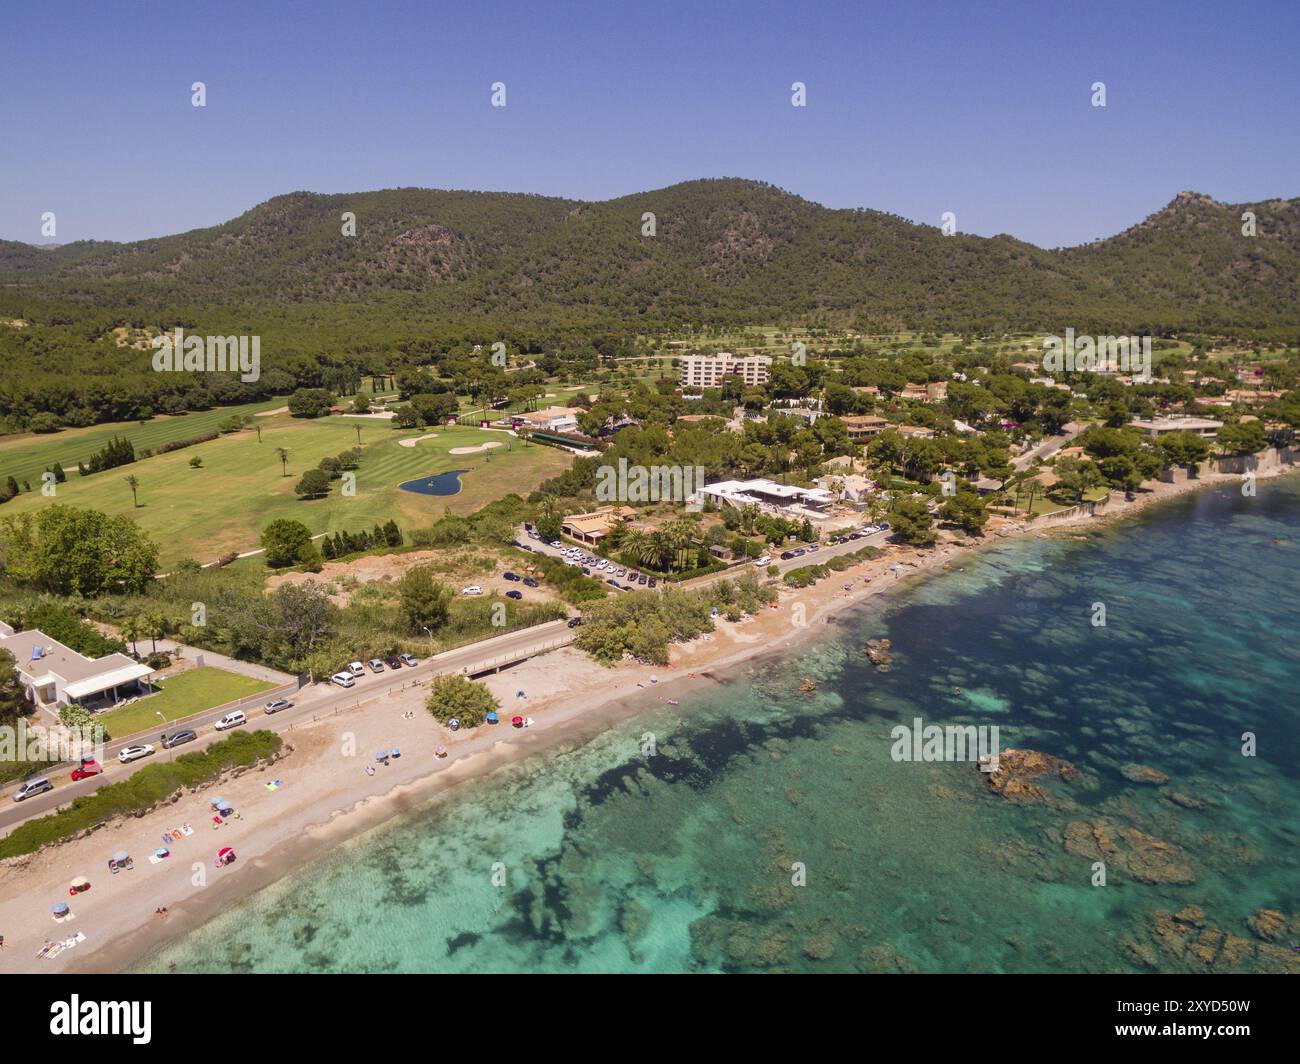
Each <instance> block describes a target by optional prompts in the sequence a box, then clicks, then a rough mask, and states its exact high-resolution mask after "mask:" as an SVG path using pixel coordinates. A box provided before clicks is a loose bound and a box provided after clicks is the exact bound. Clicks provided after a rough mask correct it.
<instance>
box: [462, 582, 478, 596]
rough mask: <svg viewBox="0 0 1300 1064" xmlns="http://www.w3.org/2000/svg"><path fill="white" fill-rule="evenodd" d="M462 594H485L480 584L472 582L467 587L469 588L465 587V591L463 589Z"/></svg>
mask: <svg viewBox="0 0 1300 1064" xmlns="http://www.w3.org/2000/svg"><path fill="white" fill-rule="evenodd" d="M461 594H462V595H481V594H483V589H482V588H481V587H479V586H478V584H470V585H469V587H467V588H465V589H464V590H463V591H461Z"/></svg>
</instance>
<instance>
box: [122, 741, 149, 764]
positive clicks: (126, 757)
mask: <svg viewBox="0 0 1300 1064" xmlns="http://www.w3.org/2000/svg"><path fill="white" fill-rule="evenodd" d="M153 750H154V748H153V744H152V743H133V744H132V745H130V746H124V747H122V749H121V750H120V751H119V752H118V755H117V759H118V760H119V761H120V762H122V764H124V765H129V764H130V763H131V762H132V761H139V760H140V758H142V757H148V756H149V755H150V754H152V753H153Z"/></svg>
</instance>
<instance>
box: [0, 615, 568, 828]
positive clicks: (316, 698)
mask: <svg viewBox="0 0 1300 1064" xmlns="http://www.w3.org/2000/svg"><path fill="white" fill-rule="evenodd" d="M572 640H573V631H572V630H571V629H570V628H569V627H568V625H567V623H566V622H565V621H548V622H546V623H545V624H539V625H535V626H533V627H532V628H525V629H522V630H520V631H518V632H507V633H506V634H505V635H499V636H493V637H492V638H491V639H482V640H479V641H478V642H476V643H471V644H470V645H469V646H465V647H461V648H459V649H457V650H449V651H447V652H445V653H443V654H439V655H437V656H436V657H434V658H430V659H427V660H424V661H421V662H420V663H419V664H418V665H416V666H415V667H414V668H405V667H404V668H401V669H399V670H397V671H394V672H390V671H389V670H388V669H385V670H384V671H383V672H381V673H371V671H370V670H369V668H367V669H366V675H365V676H361V677H358V678H357V681H356V685H355V686H353V687H350V688H343V687H336V686H334V685H333V684H323V683H317V684H312V685H310V686H308V687H304V688H303V689H302V690H301V691H298V692H296V693H294V694H289V695H287V696H282V697H287V698H289V699H290V701H292V702H293V708H292V709H285V710H281V711H280V712H279V713H275V714H272V715H269V716H268V715H267V714H266V713H264V712H263V710H262V706H263V705H264V704H265V702H266V701H267V696H266V695H262V696H259V698H258V699H257V700H255V701H253V702H252V703H251V706H250V707H249V708H246V709H245V712H246V713H247V714H248V723H247V724H244V725H241V726H240V727H244V728H254V729H257V728H266V729H269V730H271V731H274V732H283V731H286V730H287V729H288V727H289V725H291V724H294V723H296V722H301V721H305V720H310V719H311V718H312V717H314V716H317V715H319V714H321V713H329V712H332V711H334V710H335V709H338V708H339V707H341V706H352V705H357V704H359V703H361V702H367V701H370V700H371V699H374V698H378V697H381V696H382V695H384V694H386V693H387V692H388V691H389V690H390V689H392V688H394V687H396V686H398V685H409V684H410V683H412V682H413V681H418V680H428V679H430V678H432V677H433V676H434V675H436V674H439V673H446V672H460V671H461V670H462V669H467V670H469V671H470V672H471V673H473V672H476V671H478V670H480V669H483V668H486V667H488V666H490V665H492V664H493V663H494V662H498V663H500V664H506V663H507V662H508V661H510V660H511V659H519V658H522V657H524V656H531V655H532V654H533V653H536V652H539V651H542V650H544V649H551V648H552V647H554V646H556V645H558V644H560V643H568V642H571V641H572ZM224 715H225V711H218V710H212V711H209V712H207V713H204V714H202V715H201V716H199V717H197V718H195V719H194V720H190V721H186V722H185V723H183V724H180V723H171V724H160V725H159V727H158V732H157V733H156V734H151V735H146V736H144V737H141V736H139V735H137V736H133V737H131V738H129V739H125V740H122V739H118V740H114V741H112V742H109V743H106V744H105V746H104V757H103V761H102V764H103V766H104V771H103V772H102V773H101V774H100V775H98V776H92V777H90V779H85V780H80V781H78V782H76V783H73V782H72V780H71V778H70V773H71V767H70V766H67V765H64V766H61V767H60V768H59V769H58V771H51V772H49V773H47V775H48V776H49V779H50V782H51V783H53V784H54V790H52V791H46V792H45V793H44V794H38V795H36V796H35V797H33V798H28V799H27V800H26V801H23V802H15V801H14V800H13V792H14V791H16V790H17V789H18V783H14V784H12V785H11V786H10V787H9V788H7V790H6V793H5V795H4V796H3V797H0V833H8V832H9V831H10V830H12V829H13V828H14V827H15V826H17V825H18V824H21V823H22V822H23V821H24V820H30V819H31V818H33V817H37V816H44V815H46V814H48V813H51V812H54V811H55V810H56V809H57V808H59V807H60V806H63V805H67V804H68V803H69V802H71V801H72V800H73V799H74V798H78V797H80V796H81V795H83V794H90V793H92V792H94V791H95V790H96V789H98V788H99V787H101V786H103V785H104V784H105V783H117V782H119V781H121V780H123V779H126V777H127V776H129V775H131V773H133V772H136V771H138V770H139V769H141V768H143V767H144V766H145V765H148V764H151V763H153V762H155V761H157V760H159V759H160V758H172V757H175V756H176V755H177V754H184V753H186V752H188V751H190V750H202V749H203V748H204V747H206V746H208V745H209V744H210V743H213V742H216V741H217V740H219V739H222V738H224V737H225V736H226V735H229V734H230V733H229V732H228V731H227V732H219V731H217V730H216V729H215V728H213V727H212V725H213V724H214V723H215V722H216V721H218V720H220V719H221V717H223V716H224ZM182 728H189V729H192V730H193V731H196V732H198V733H199V737H198V738H197V739H195V740H194V741H193V742H189V743H186V744H184V745H183V746H178V747H174V748H173V749H171V750H164V749H163V748H162V744H161V742H160V741H159V736H160V735H161V734H162V733H163V732H164V731H166V732H175V731H180V730H181V729H182ZM232 730H233V729H232ZM141 742H147V743H152V744H153V746H154V747H155V748H156V750H155V752H154V753H153V754H151V755H149V756H147V757H142V758H140V759H139V760H138V761H132V762H131V763H130V764H128V765H123V764H121V763H120V762H119V761H118V760H117V755H118V752H119V751H120V750H121V749H122V747H124V746H130V745H134V744H136V743H141Z"/></svg>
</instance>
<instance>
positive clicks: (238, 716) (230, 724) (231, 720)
mask: <svg viewBox="0 0 1300 1064" xmlns="http://www.w3.org/2000/svg"><path fill="white" fill-rule="evenodd" d="M247 720H248V718H247V717H246V716H244V711H243V710H242V709H236V710H234V711H233V712H230V713H227V714H226V715H225V716H224V717H222V718H221V719H220V720H219V721H217V723H216V724H214V725H212V726H213V727H214V728H216V729H217V731H225V730H226V729H227V728H238V727H239V726H240V725H241V724H243V723H245V722H246V721H247Z"/></svg>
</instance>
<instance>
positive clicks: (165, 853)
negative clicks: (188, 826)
mask: <svg viewBox="0 0 1300 1064" xmlns="http://www.w3.org/2000/svg"><path fill="white" fill-rule="evenodd" d="M153 855H154V856H155V857H170V856H171V855H172V852H171V850H169V849H167V847H166V846H159V847H158V849H156V850H154V852H153Z"/></svg>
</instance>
